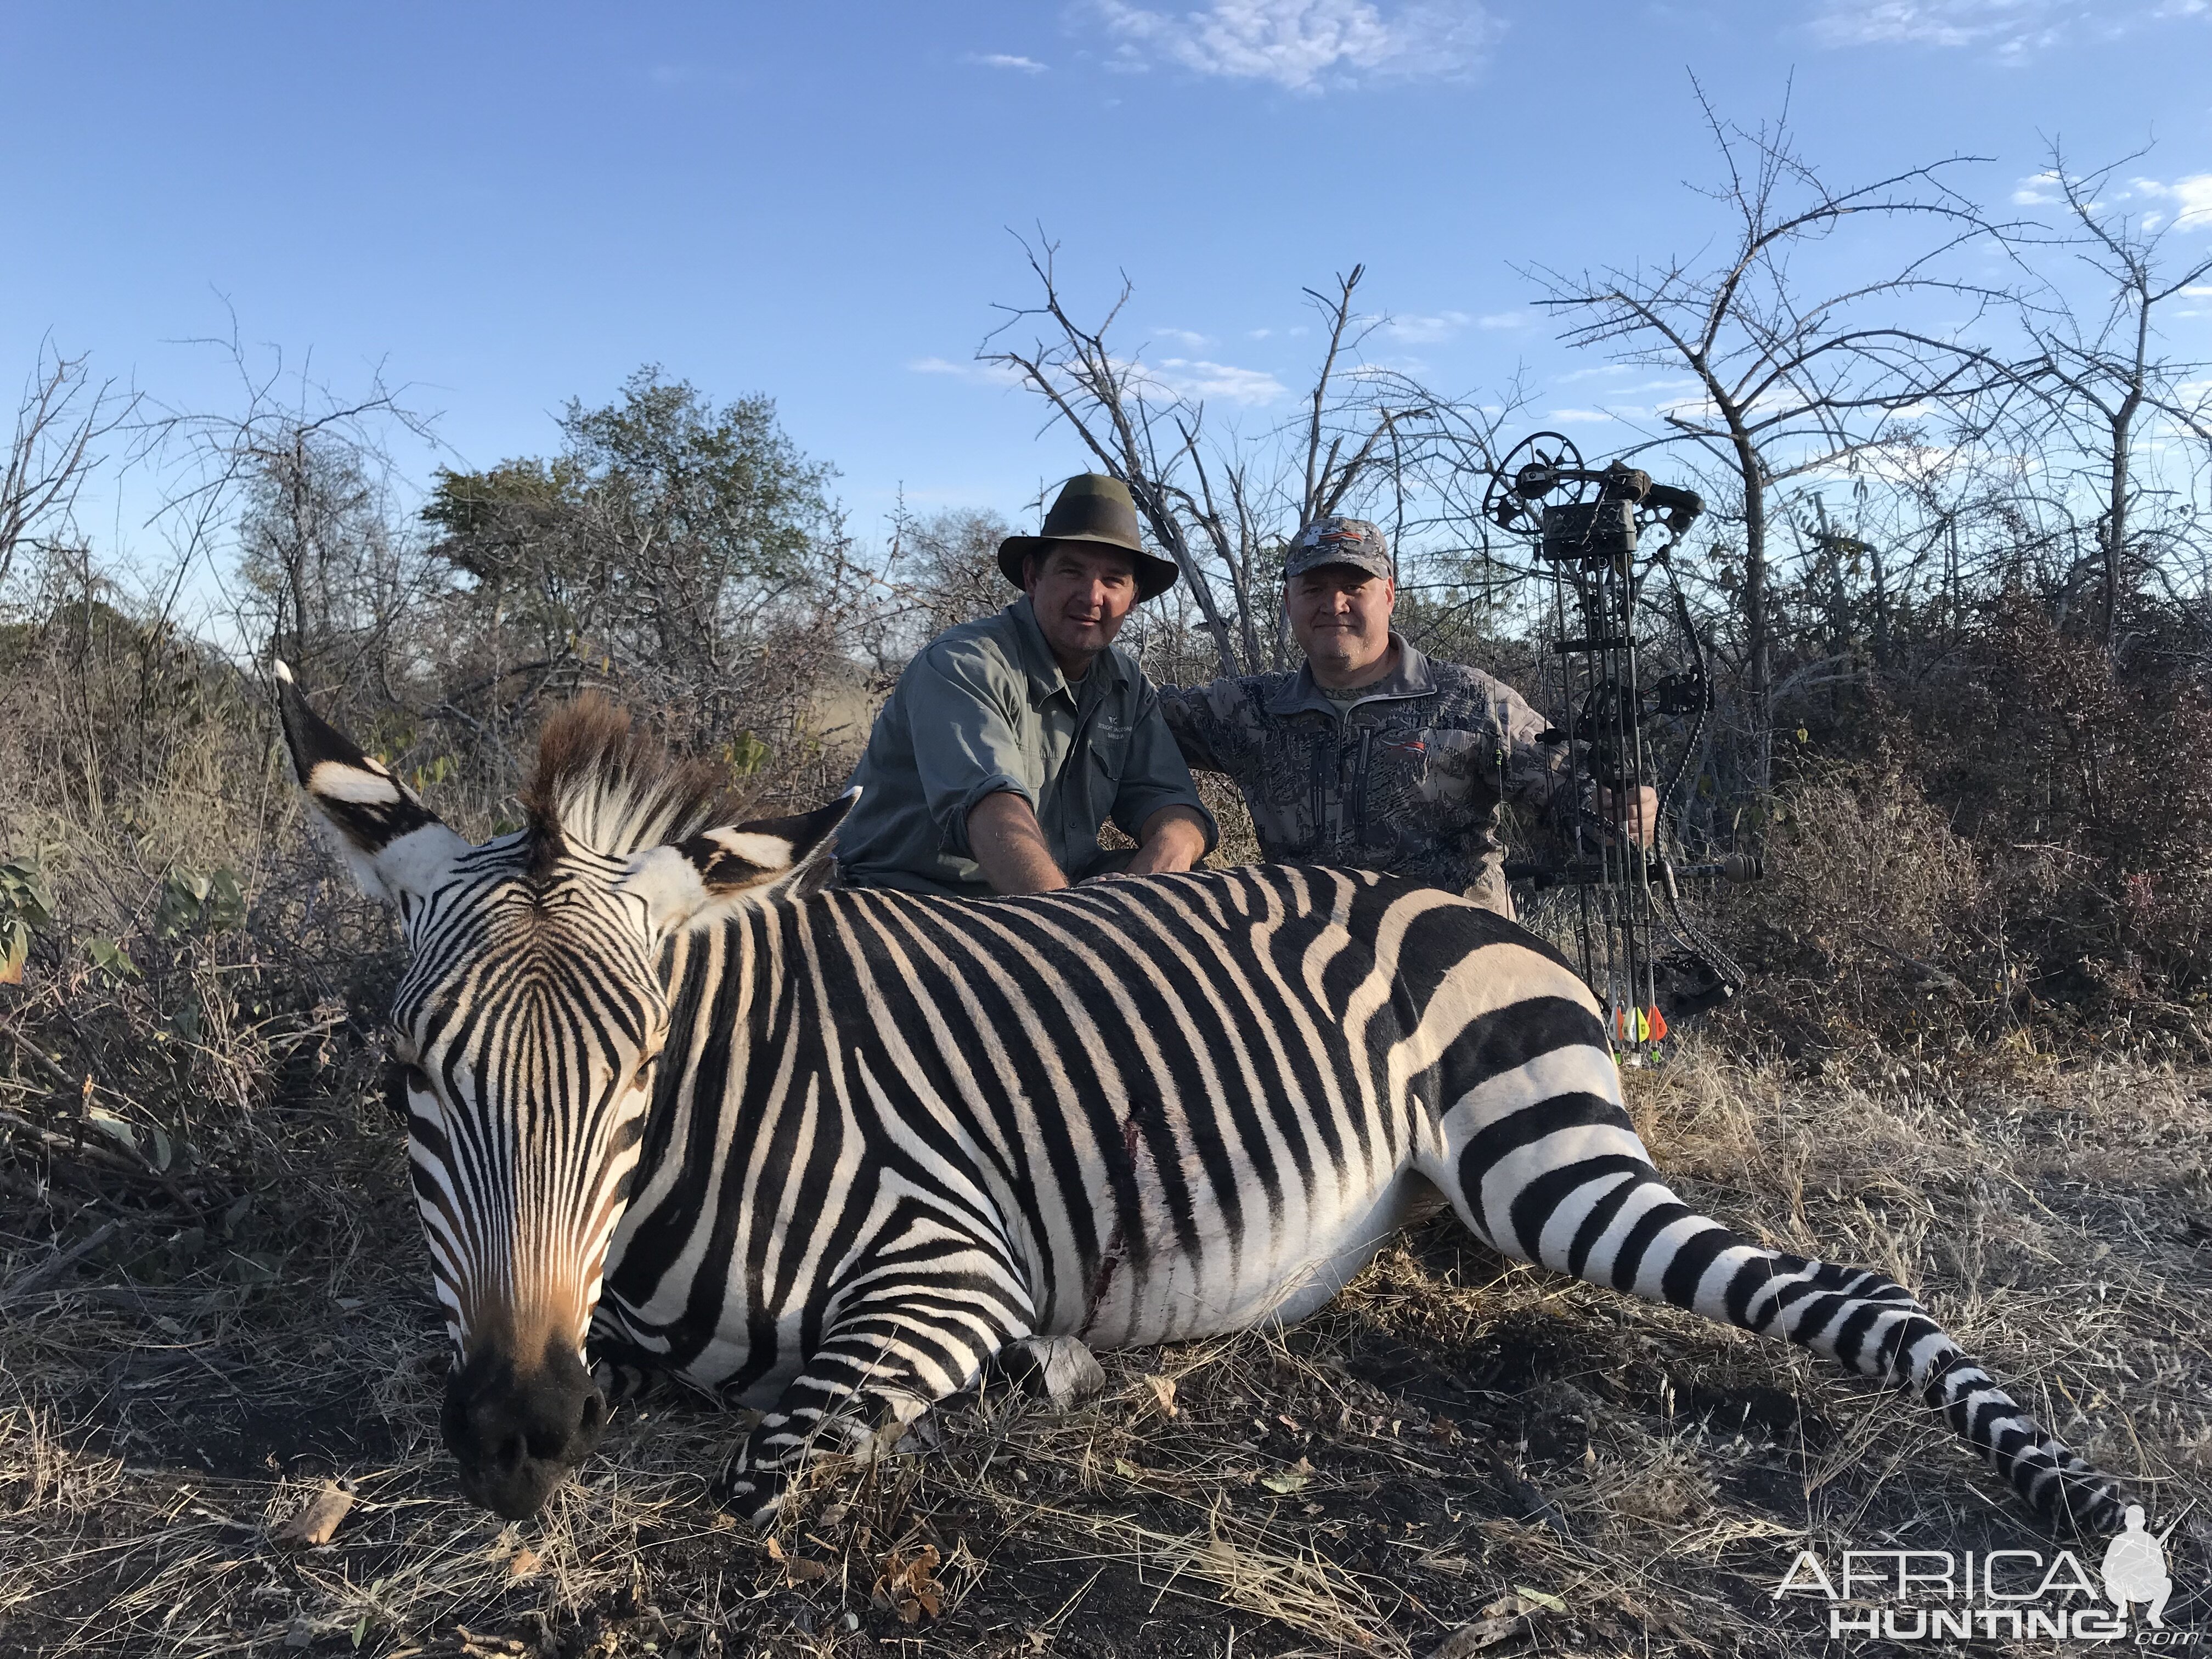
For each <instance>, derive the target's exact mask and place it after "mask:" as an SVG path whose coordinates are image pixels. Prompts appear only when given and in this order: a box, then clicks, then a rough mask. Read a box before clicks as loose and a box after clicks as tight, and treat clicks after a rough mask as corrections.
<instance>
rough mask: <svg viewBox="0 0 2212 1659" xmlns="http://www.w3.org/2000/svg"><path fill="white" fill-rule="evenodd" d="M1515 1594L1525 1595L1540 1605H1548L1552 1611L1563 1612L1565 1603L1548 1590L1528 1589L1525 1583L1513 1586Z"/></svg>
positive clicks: (1565, 1606)
mask: <svg viewBox="0 0 2212 1659" xmlns="http://www.w3.org/2000/svg"><path fill="white" fill-rule="evenodd" d="M1513 1593H1514V1594H1515V1595H1525V1596H1527V1597H1528V1600H1530V1601H1534V1603H1535V1604H1536V1605H1537V1606H1538V1607H1549V1608H1550V1609H1551V1610H1552V1611H1553V1613H1565V1611H1566V1610H1567V1604H1566V1603H1565V1601H1561V1600H1560V1599H1559V1597H1558V1596H1556V1595H1553V1594H1552V1593H1551V1592H1550V1591H1548V1590H1540V1589H1529V1588H1528V1585H1526V1584H1516V1585H1515V1586H1514V1587H1513Z"/></svg>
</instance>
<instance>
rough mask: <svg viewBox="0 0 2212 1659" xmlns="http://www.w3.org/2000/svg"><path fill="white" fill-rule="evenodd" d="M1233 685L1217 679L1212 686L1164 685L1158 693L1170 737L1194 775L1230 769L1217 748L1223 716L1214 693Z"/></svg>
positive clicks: (1160, 707)
mask: <svg viewBox="0 0 2212 1659" xmlns="http://www.w3.org/2000/svg"><path fill="white" fill-rule="evenodd" d="M1229 684H1231V682H1228V681H1224V680H1216V681H1214V682H1213V684H1211V685H1164V686H1161V687H1160V688H1159V689H1158V691H1157V692H1156V693H1155V695H1156V696H1158V701H1159V712H1160V719H1161V720H1162V721H1163V722H1164V724H1165V726H1166V727H1167V732H1168V735H1169V736H1170V738H1173V739H1174V741H1175V746H1176V748H1177V749H1178V750H1182V757H1183V762H1184V763H1185V764H1186V765H1188V767H1189V768H1190V769H1191V770H1192V771H1194V772H1219V771H1223V770H1225V768H1224V767H1223V765H1222V764H1221V759H1220V756H1219V754H1218V751H1217V750H1216V747H1215V744H1216V741H1217V739H1218V735H1219V731H1220V726H1221V717H1220V716H1219V715H1218V714H1217V713H1216V712H1215V708H1214V705H1215V702H1216V699H1215V696H1214V694H1215V693H1216V692H1217V691H1218V690H1221V689H1223V688H1224V687H1225V686H1226V685H1229Z"/></svg>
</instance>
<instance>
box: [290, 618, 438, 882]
mask: <svg viewBox="0 0 2212 1659" xmlns="http://www.w3.org/2000/svg"><path fill="white" fill-rule="evenodd" d="M276 708H277V712H278V713H279V714H281V715H282V716H283V721H284V746H285V747H286V748H287V749H289V750H291V753H292V769H293V771H294V772H295V773H296V774H297V775H298V776H299V780H300V787H301V788H302V789H304V790H306V791H307V802H308V805H311V806H312V807H313V809H314V815H315V817H316V818H317V820H318V821H319V822H320V823H321V824H322V825H323V827H324V829H325V830H327V831H328V832H329V838H330V841H331V844H332V845H333V846H334V847H336V848H337V851H338V854H339V856H340V857H342V858H343V859H344V860H345V861H346V865H347V866H348V867H349V869H351V870H352V872H353V876H354V879H355V880H356V882H358V883H359V884H361V889H362V891H363V892H365V893H367V894H368V895H369V896H370V897H372V898H380V899H384V900H386V901H387V902H390V903H392V904H395V905H397V904H400V903H402V902H403V901H404V900H406V899H410V898H421V897H422V896H425V895H426V894H428V892H429V891H430V890H431V889H433V888H434V887H435V886H436V885H437V884H438V883H439V882H440V881H441V879H443V878H444V876H445V873H446V872H447V869H449V868H450V867H451V866H452V865H453V860H455V859H456V858H458V857H459V856H460V854H463V853H465V852H466V851H467V850H468V846H469V844H468V842H466V841H465V840H463V839H462V838H461V837H460V836H458V835H456V834H455V833H454V832H453V830H451V829H447V827H446V825H445V823H444V822H443V821H442V820H441V819H440V818H439V817H438V815H437V814H436V813H435V812H433V811H431V810H430V809H429V808H428V807H427V806H425V805H422V802H421V801H420V800H418V799H416V797H415V794H414V792H413V791H412V790H410V789H409V788H408V787H407V786H406V785H405V784H404V783H402V782H400V781H399V780H398V779H397V778H395V777H393V776H392V774H391V772H390V770H389V769H386V767H385V765H384V764H383V763H381V762H380V761H377V760H374V759H372V758H370V757H368V755H365V754H363V753H362V750H361V745H360V744H356V742H354V740H353V739H352V738H349V737H348V736H346V734H345V733H344V732H341V731H339V730H338V729H337V727H336V726H331V724H329V723H328V722H327V721H325V720H324V719H323V718H322V716H320V715H319V714H316V713H315V711H314V710H313V709H312V708H309V707H307V698H306V697H305V696H302V695H301V691H300V687H299V684H298V683H297V682H296V681H295V680H294V679H293V678H292V671H291V669H290V668H289V667H287V666H286V665H284V664H283V663H281V662H280V663H278V664H277V665H276Z"/></svg>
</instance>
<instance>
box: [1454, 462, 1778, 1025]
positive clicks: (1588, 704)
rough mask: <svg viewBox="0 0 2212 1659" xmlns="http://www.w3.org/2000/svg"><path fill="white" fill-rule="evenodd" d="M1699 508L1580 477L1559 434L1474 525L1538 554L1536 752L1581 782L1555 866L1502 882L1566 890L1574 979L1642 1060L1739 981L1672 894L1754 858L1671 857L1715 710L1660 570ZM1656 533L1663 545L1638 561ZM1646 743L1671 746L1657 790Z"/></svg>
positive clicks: (1619, 475)
mask: <svg viewBox="0 0 2212 1659" xmlns="http://www.w3.org/2000/svg"><path fill="white" fill-rule="evenodd" d="M1704 510H1705V503H1704V501H1701V500H1700V499H1699V497H1698V495H1696V493H1695V492H1693V491H1692V490H1687V489H1675V488H1674V487H1672V486H1671V485H1668V484H1660V483H1653V482H1652V481H1651V475H1650V473H1648V472H1645V471H1641V470H1639V469H1638V468H1635V467H1632V466H1628V465H1625V464H1624V463H1622V462H1620V461H1614V462H1613V463H1611V464H1610V465H1607V466H1604V467H1601V468H1596V469H1592V468H1589V467H1587V466H1585V465H1583V458H1582V454H1581V452H1580V451H1578V450H1577V448H1576V447H1575V446H1574V444H1573V443H1572V442H1571V441H1570V440H1568V439H1567V438H1566V437H1565V436H1563V435H1561V434H1559V433H1556V432H1540V433H1537V434H1536V435H1534V437H1531V438H1528V439H1526V440H1524V441H1522V443H1520V444H1518V445H1516V447H1514V448H1513V449H1512V451H1511V452H1510V453H1508V454H1507V456H1506V457H1505V459H1504V461H1503V462H1501V463H1500V464H1499V465H1498V469H1497V471H1496V472H1495V473H1493V474H1492V478H1491V482H1490V488H1489V489H1488V490H1487V491H1486V493H1485V495H1484V496H1483V501H1482V513H1483V516H1484V517H1485V518H1486V519H1488V520H1490V521H1491V522H1492V523H1493V524H1495V525H1497V526H1498V527H1499V528H1500V529H1502V530H1505V531H1509V532H1512V533H1514V534H1516V535H1520V536H1525V537H1528V538H1530V539H1531V540H1532V541H1533V542H1534V544H1535V550H1536V553H1537V556H1538V560H1539V563H1538V571H1539V574H1542V575H1544V576H1546V577H1547V579H1548V580H1549V582H1550V586H1551V590H1552V612H1551V614H1552V622H1553V636H1552V638H1551V640H1550V641H1549V642H1548V648H1547V650H1546V651H1545V653H1543V657H1542V659H1541V660H1542V666H1541V679H1542V682H1543V690H1542V693H1541V700H1542V702H1543V704H1544V705H1545V706H1546V707H1547V708H1548V709H1549V710H1550V711H1551V712H1552V714H1553V720H1554V721H1555V722H1556V723H1555V724H1554V726H1553V728H1552V729H1551V730H1549V731H1547V732H1544V733H1543V734H1542V736H1541V738H1539V739H1538V741H1540V742H1542V743H1547V744H1569V745H1571V751H1570V752H1571V757H1572V761H1571V764H1572V771H1573V775H1574V777H1575V779H1576V785H1577V787H1576V788H1575V790H1574V792H1573V793H1572V795H1571V798H1570V799H1567V800H1566V801H1565V802H1564V803H1562V810H1561V811H1560V812H1559V819H1560V822H1559V826H1558V828H1559V832H1560V836H1559V838H1560V840H1561V842H1562V843H1563V845H1564V848H1565V852H1564V854H1563V855H1562V856H1559V857H1556V858H1553V859H1549V860H1528V861H1518V860H1516V861H1513V862H1509V863H1508V864H1507V865H1506V866H1505V876H1506V878H1507V879H1508V880H1510V881H1528V882H1532V883H1534V884H1535V886H1536V887H1537V888H1538V889H1540V890H1542V889H1548V888H1553V887H1560V888H1567V889H1570V890H1572V891H1573V892H1574V894H1575V896H1576V900H1577V909H1576V913H1575V917H1574V933H1575V943H1576V945H1577V954H1578V955H1579V958H1580V967H1581V969H1582V975H1583V979H1584V980H1585V981H1587V982H1588V983H1589V987H1590V988H1591V990H1592V991H1594V992H1595V993H1596V994H1597V997H1598V999H1599V1000H1600V1001H1601V1003H1603V1004H1604V1005H1605V1006H1606V1007H1607V1012H1608V1017H1609V1018H1610V1021H1611V1023H1612V1026H1613V1036H1614V1039H1615V1041H1616V1042H1618V1043H1619V1044H1620V1046H1621V1047H1623V1048H1627V1049H1630V1050H1632V1051H1634V1052H1637V1053H1639V1054H1640V1053H1643V1052H1644V1051H1646V1050H1648V1049H1649V1048H1650V1047H1651V1046H1652V1045H1653V1044H1655V1043H1656V1042H1658V1041H1659V1040H1660V1039H1661V1038H1662V1037H1663V1036H1666V1034H1667V1022H1668V1017H1669V1016H1670V1015H1671V1016H1672V1017H1673V1018H1675V1019H1677V1020H1680V1019H1683V1018H1688V1017H1689V1016H1691V1015H1694V1014H1699V1013H1702V1012H1705V1011H1706V1010H1708V1009H1710V1008H1712V1007H1715V1006H1717V1005H1719V1004H1721V1003H1723V1002H1725V1001H1727V1000H1729V999H1730V998H1731V997H1733V996H1734V995H1735V994H1736V992H1737V990H1738V989H1739V988H1740V987H1741V984H1742V981H1743V974H1742V971H1741V969H1738V968H1737V967H1736V965H1735V963H1733V962H1732V961H1730V960H1729V957H1728V956H1727V954H1726V953H1725V952H1724V951H1722V950H1721V949H1720V948H1719V947H1718V946H1717V945H1715V944H1713V943H1712V941H1711V939H1707V938H1706V937H1705V935H1704V934H1703V933H1701V932H1700V931H1699V928H1698V927H1696V926H1695V925H1694V924H1693V923H1692V921H1691V919H1690V918H1689V917H1688V916H1687V915H1686V914H1685V913H1684V911H1683V908H1682V899H1681V886H1682V884H1683V883H1684V882H1685V881H1688V880H1692V879H1695V878H1716V877H1717V878H1725V879H1729V880H1735V881H1748V880H1752V879H1754V878H1756V877H1757V876H1758V875H1759V860H1758V859H1757V858H1755V857H1751V856H1747V855H1746V854H1730V855H1729V856H1728V857H1726V858H1723V859H1719V860H1713V861H1711V862H1705V863H1699V864H1681V863H1677V862H1675V861H1674V859H1672V858H1670V857H1669V856H1668V852H1667V850H1666V849H1667V846H1668V840H1669V836H1668V830H1667V825H1668V822H1669V816H1670V812H1671V810H1672V808H1673V806H1674V797H1675V793H1676V792H1677V791H1678V790H1679V789H1680V786H1681V782H1682V779H1683V777H1684V775H1685V774H1686V772H1687V771H1688V769H1689V767H1690V764H1691V763H1692V760H1693V759H1694V758H1695V757H1696V755H1697V753H1698V749H1699V742H1700V740H1701V739H1702V738H1703V737H1704V735H1705V718H1706V716H1707V714H1709V713H1710V712H1711V708H1712V702H1713V693H1712V682H1711V678H1710V677H1709V676H1708V674H1707V672H1706V667H1705V643H1704V641H1702V640H1701V639H1700V638H1699V635H1698V631H1697V628H1696V626H1695V624H1694V623H1693V621H1692V617H1691V616H1690V608H1689V604H1688V601H1687V600H1686V599H1684V598H1683V597H1682V590H1681V587H1680V584H1679V583H1677V582H1676V581H1675V580H1674V568H1673V567H1672V565H1671V564H1670V563H1669V560H1670V559H1671V557H1672V556H1673V554H1674V549H1675V548H1676V547H1677V546H1678V545H1679V544H1680V542H1681V539H1682V537H1683V535H1684V534H1685V533H1686V532H1687V531H1688V530H1689V528H1690V526H1692V524H1694V523H1695V522H1696V521H1697V519H1698V515H1699V513H1702V512H1703V511H1704ZM1654 530H1658V531H1662V532H1664V534H1665V540H1664V541H1662V543H1660V544H1659V545H1658V546H1657V547H1656V549H1655V550H1651V551H1650V552H1649V553H1645V552H1643V551H1642V550H1641V544H1642V543H1643V541H1644V538H1645V536H1646V535H1647V533H1649V532H1652V531H1654ZM1655 573H1663V574H1665V576H1666V578H1667V583H1668V589H1669V591H1670V592H1671V594H1672V597H1673V600H1674V605H1673V611H1674V624H1675V626H1676V628H1677V629H1679V630H1680V635H1681V637H1682V651H1683V655H1684V656H1685V657H1686V661H1685V662H1684V663H1683V664H1682V665H1681V666H1680V667H1677V668H1675V669H1674V670H1672V671H1668V672H1664V673H1660V674H1657V675H1655V676H1652V677H1651V678H1648V679H1647V678H1645V677H1644V667H1645V665H1644V663H1643V662H1642V661H1641V660H1640V653H1639V649H1638V646H1639V641H1638V625H1637V624H1638V613H1639V607H1641V606H1643V605H1644V604H1645V603H1646V601H1645V600H1644V595H1643V589H1644V583H1645V581H1646V580H1649V578H1650V576H1651V575H1652V574H1655ZM1655 738H1658V739H1660V740H1662V741H1663V742H1665V743H1666V744H1667V745H1668V747H1669V748H1674V747H1676V746H1678V745H1679V753H1678V754H1677V756H1676V757H1675V760H1674V765H1673V767H1672V768H1671V769H1670V770H1669V771H1668V774H1667V775H1666V778H1665V780H1664V781H1663V782H1662V781H1658V770H1657V768H1656V764H1655V763H1654V760H1653V755H1652V746H1653V742H1654V739H1655ZM1647 789H1650V791H1651V792H1652V794H1653V795H1654V796H1655V797H1656V801H1657V819H1656V824H1654V825H1650V826H1647V831H1646V832H1647V834H1648V835H1649V836H1650V842H1649V844H1648V845H1646V844H1644V843H1643V842H1639V840H1638V838H1637V836H1634V835H1633V834H1632V833H1629V832H1628V830H1627V828H1626V823H1625V822H1624V820H1625V818H1626V816H1627V815H1628V814H1630V813H1631V812H1632V811H1637V810H1638V809H1639V808H1640V807H1641V805H1642V803H1643V802H1644V791H1645V790H1647ZM1586 796H1587V798H1586ZM1662 901H1663V902H1664V905H1665V909H1666V919H1665V920H1662V916H1661V904H1662Z"/></svg>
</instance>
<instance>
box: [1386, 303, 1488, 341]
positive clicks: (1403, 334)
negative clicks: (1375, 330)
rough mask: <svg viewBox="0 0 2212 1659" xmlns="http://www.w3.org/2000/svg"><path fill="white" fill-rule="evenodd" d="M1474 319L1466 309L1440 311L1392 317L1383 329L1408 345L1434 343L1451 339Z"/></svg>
mask: <svg viewBox="0 0 2212 1659" xmlns="http://www.w3.org/2000/svg"><path fill="white" fill-rule="evenodd" d="M1473 321H1474V318H1472V317H1470V316H1468V314H1467V313H1465V312H1464V311H1440V312H1438V313H1436V315H1434V316H1432V317H1424V316H1419V315H1415V316H1411V317H1393V318H1390V319H1388V320H1387V321H1386V322H1384V323H1383V332H1384V333H1385V334H1388V335H1389V336H1390V337H1391V338H1393V339H1395V340H1403V341H1404V342H1405V343H1407V345H1433V344H1435V343H1437V341H1438V340H1449V339H1450V338H1451V337H1452V336H1453V335H1455V334H1456V333H1458V332H1459V331H1460V330H1462V329H1463V328H1465V327H1466V326H1467V325H1468V324H1469V323H1471V322H1473Z"/></svg>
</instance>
